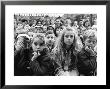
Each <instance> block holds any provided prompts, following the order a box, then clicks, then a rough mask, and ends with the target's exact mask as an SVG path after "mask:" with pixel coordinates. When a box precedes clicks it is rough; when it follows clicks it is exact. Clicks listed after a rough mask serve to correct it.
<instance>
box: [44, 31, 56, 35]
mask: <svg viewBox="0 0 110 89" xmlns="http://www.w3.org/2000/svg"><path fill="white" fill-rule="evenodd" d="M48 34H54V32H52V31H47V32H46V33H45V36H47V35H48ZM54 35H55V34H54Z"/></svg>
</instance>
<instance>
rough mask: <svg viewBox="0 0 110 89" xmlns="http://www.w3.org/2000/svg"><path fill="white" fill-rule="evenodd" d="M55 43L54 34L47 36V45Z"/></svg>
mask: <svg viewBox="0 0 110 89" xmlns="http://www.w3.org/2000/svg"><path fill="white" fill-rule="evenodd" d="M54 42H55V35H54V34H48V35H47V36H46V43H47V44H53V43H54Z"/></svg>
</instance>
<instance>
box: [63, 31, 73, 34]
mask: <svg viewBox="0 0 110 89" xmlns="http://www.w3.org/2000/svg"><path fill="white" fill-rule="evenodd" d="M64 35H74V32H73V31H66V32H65V34H64Z"/></svg>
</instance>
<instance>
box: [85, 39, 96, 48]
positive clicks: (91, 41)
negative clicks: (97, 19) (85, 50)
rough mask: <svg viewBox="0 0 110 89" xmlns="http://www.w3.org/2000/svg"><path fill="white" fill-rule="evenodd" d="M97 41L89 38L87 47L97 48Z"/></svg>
mask: <svg viewBox="0 0 110 89" xmlns="http://www.w3.org/2000/svg"><path fill="white" fill-rule="evenodd" d="M96 43H97V42H96V39H93V38H87V39H86V40H85V46H88V47H89V48H90V47H91V48H92V49H93V48H94V47H95V46H96Z"/></svg>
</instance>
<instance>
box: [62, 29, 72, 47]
mask: <svg viewBox="0 0 110 89" xmlns="http://www.w3.org/2000/svg"><path fill="white" fill-rule="evenodd" d="M73 40H74V33H73V32H72V31H67V32H66V33H65V34H64V43H65V44H66V45H69V46H70V45H71V44H72V43H73Z"/></svg>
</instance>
